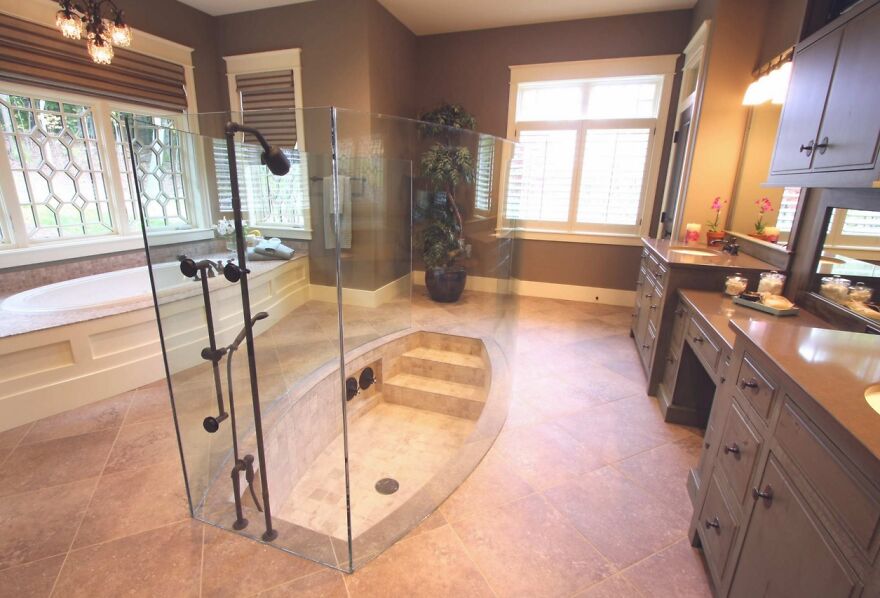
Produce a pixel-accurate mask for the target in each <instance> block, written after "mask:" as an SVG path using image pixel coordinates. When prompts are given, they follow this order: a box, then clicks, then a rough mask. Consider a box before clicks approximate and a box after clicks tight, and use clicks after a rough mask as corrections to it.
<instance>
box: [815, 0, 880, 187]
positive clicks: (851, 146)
mask: <svg viewBox="0 0 880 598" xmlns="http://www.w3.org/2000/svg"><path fill="white" fill-rule="evenodd" d="M878 89H880V5H877V6H875V7H874V8H872V9H870V10H868V11H866V12H865V13H864V14H862V15H860V16H858V17H856V18H855V19H853V20H852V21H850V22H849V23H847V25H846V26H845V27H844V29H843V39H842V40H841V42H840V52H839V53H838V57H837V66H836V67H835V69H834V79H833V81H832V83H831V90H830V91H829V92H828V101H827V103H826V104H825V116H824V118H823V119H822V127H821V129H820V130H819V135H818V137H817V140H818V141H817V142H819V143H827V144H828V147H827V148H821V149H820V150H818V151H817V152H816V154H815V155H814V157H813V168H814V169H820V168H821V169H835V170H850V169H852V170H856V169H864V168H873V167H874V161H875V159H876V156H877V143H878V137H880V104H878V99H877V90H878ZM826 138H827V141H826Z"/></svg>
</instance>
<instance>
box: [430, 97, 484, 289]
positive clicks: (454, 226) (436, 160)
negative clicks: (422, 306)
mask: <svg viewBox="0 0 880 598" xmlns="http://www.w3.org/2000/svg"><path fill="white" fill-rule="evenodd" d="M420 119H421V120H422V121H424V123H423V124H422V125H421V127H420V129H421V132H422V135H423V136H424V137H426V138H428V139H431V140H433V142H432V143H431V145H430V147H429V148H428V149H427V150H426V151H425V153H424V154H423V155H422V159H421V164H420V166H421V173H422V176H423V177H424V178H425V179H426V181H427V183H428V186H429V189H430V191H431V199H430V201H429V205H428V206H427V208H426V209H425V210H424V216H423V228H422V229H421V232H420V234H419V235H418V236H417V243H418V244H419V245H420V246H419V247H418V249H420V250H421V253H422V260H423V261H424V262H425V286H427V288H428V294H429V295H430V296H431V299H433V300H434V301H438V302H442V303H453V302H455V301H458V299H459V298H460V297H461V294H462V292H463V291H464V287H465V283H466V282H467V271H466V270H465V268H464V266H462V265H460V264H458V263H457V262H458V260H459V259H461V258H462V257H463V256H464V257H467V256H468V255H469V253H470V246H469V245H468V244H467V240H466V239H465V237H464V220H463V218H462V215H461V210H460V208H459V205H458V203H457V202H456V193H457V192H458V190H459V188H460V187H461V186H462V185H472V184H473V183H474V160H473V155H472V154H471V151H470V150H469V149H468V148H467V147H464V146H463V145H460V144H459V143H458V141H459V134H458V131H457V130H472V129H473V128H474V125H475V121H474V117H473V116H471V115H470V114H468V113H467V112H465V111H464V109H463V108H462V107H461V106H457V105H455V104H447V103H444V104H442V105H441V106H439V107H437V108H435V109H434V110H431V111H430V112H426V113H425V114H423V115H422V116H421V117H420Z"/></svg>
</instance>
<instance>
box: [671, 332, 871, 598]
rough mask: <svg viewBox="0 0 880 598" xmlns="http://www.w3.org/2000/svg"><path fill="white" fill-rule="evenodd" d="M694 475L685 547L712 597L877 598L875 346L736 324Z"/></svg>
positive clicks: (856, 339) (848, 335)
mask: <svg viewBox="0 0 880 598" xmlns="http://www.w3.org/2000/svg"><path fill="white" fill-rule="evenodd" d="M729 327H730V329H731V330H732V331H733V332H734V334H735V335H736V339H735V341H734V347H733V354H732V356H731V360H730V365H729V367H728V372H729V375H728V376H726V378H725V380H724V382H723V383H722V384H721V386H720V387H719V389H718V392H717V393H716V395H715V401H714V404H713V407H712V414H711V418H710V424H709V426H708V428H707V432H706V436H705V442H704V450H703V452H702V455H701V459H700V465H699V466H698V467H697V468H695V469H693V470H692V471H691V474H690V476H689V480H688V483H689V490H690V494H691V497H692V503H693V506H694V515H693V519H692V521H691V526H690V536H691V540H692V542H693V543H694V545H701V546H702V547H703V550H704V556H705V559H706V562H707V563H708V566H709V571H710V574H711V575H712V578H713V581H714V585H715V591H716V595H718V596H728V595H735V596H750V595H756V594H759V593H761V592H762V591H764V590H766V588H768V587H777V588H786V592H787V593H790V594H791V595H797V596H805V595H811V596H854V595H863V596H876V595H878V592H880V575H878V574H880V559H878V551H880V485H878V480H880V414H878V413H877V412H875V411H874V410H873V409H872V408H871V407H870V406H869V404H868V402H867V401H866V399H865V391H866V389H867V388H868V387H870V386H872V385H874V384H876V383H877V382H878V380H880V362H878V360H877V355H878V354H880V337H877V336H875V335H870V334H862V333H853V332H843V331H837V330H826V329H819V328H812V327H809V326H792V325H791V324H790V323H788V322H787V321H785V320H782V319H780V320H757V319H749V320H745V319H738V318H735V319H733V320H731V321H730V323H729Z"/></svg>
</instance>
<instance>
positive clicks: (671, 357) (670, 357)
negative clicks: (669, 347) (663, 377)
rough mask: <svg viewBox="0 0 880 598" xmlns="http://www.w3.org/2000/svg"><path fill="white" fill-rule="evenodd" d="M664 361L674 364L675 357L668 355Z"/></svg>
mask: <svg viewBox="0 0 880 598" xmlns="http://www.w3.org/2000/svg"><path fill="white" fill-rule="evenodd" d="M666 361H668V362H669V363H675V356H673V355H670V356H669V357H667V358H666Z"/></svg>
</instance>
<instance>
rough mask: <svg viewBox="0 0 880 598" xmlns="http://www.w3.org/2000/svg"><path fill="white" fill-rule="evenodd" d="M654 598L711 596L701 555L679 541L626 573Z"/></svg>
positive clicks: (701, 597)
mask: <svg viewBox="0 0 880 598" xmlns="http://www.w3.org/2000/svg"><path fill="white" fill-rule="evenodd" d="M623 575H624V577H626V579H627V580H629V581H630V582H632V584H633V585H635V586H636V587H637V588H639V590H640V591H641V592H642V593H643V594H644V595H645V596H650V597H651V598H707V597H709V596H711V595H712V590H711V587H710V585H709V576H708V574H707V573H706V568H705V565H704V562H703V559H702V556H701V551H700V550H699V549H697V548H694V547H692V546H691V545H690V542H689V541H688V540H687V539H684V540H680V541H678V542H676V543H675V544H673V545H672V546H670V547H669V548H667V549H666V550H662V551H660V552H658V553H657V554H655V555H653V556H651V557H649V558H647V559H645V560H644V561H642V562H640V563H638V564H636V565H635V566H633V567H631V568H630V569H627V570H626V571H624V573H623Z"/></svg>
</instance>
